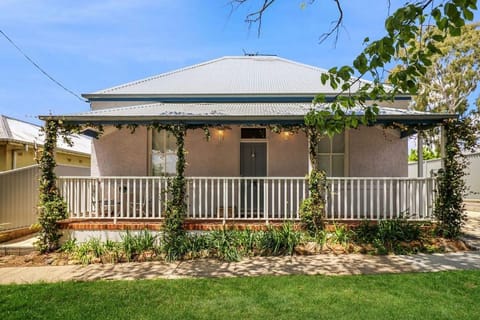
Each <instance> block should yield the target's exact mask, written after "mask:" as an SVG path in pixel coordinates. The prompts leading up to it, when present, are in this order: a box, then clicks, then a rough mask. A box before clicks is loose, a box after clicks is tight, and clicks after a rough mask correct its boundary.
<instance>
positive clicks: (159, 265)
mask: <svg viewBox="0 0 480 320" xmlns="http://www.w3.org/2000/svg"><path fill="white" fill-rule="evenodd" d="M467 269H480V252H478V251H471V252H458V253H448V254H432V255H428V254H418V255H410V256H401V255H399V256H394V255H392V256H368V255H358V254H348V255H315V256H293V257H256V258H254V259H245V260H242V261H240V262H235V263H228V262H221V261H217V260H211V259H200V260H191V261H182V262H177V263H165V262H144V263H122V264H105V265H101V264H95V265H88V266H79V265H70V266H42V267H14V268H0V284H10V283H34V282H57V281H93V280H133V279H156V278H166V279H175V278H195V277H243V276H260V275H289V274H305V275H315V274H323V275H352V274H377V273H400V272H437V271H446V270H467Z"/></svg>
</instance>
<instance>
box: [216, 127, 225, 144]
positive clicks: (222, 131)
mask: <svg viewBox="0 0 480 320" xmlns="http://www.w3.org/2000/svg"><path fill="white" fill-rule="evenodd" d="M224 134H225V130H224V129H217V135H218V141H223V138H224Z"/></svg>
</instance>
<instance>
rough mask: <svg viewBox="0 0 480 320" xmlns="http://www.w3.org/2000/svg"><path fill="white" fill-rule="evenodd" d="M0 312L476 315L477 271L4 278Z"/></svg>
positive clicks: (42, 315)
mask: <svg viewBox="0 0 480 320" xmlns="http://www.w3.org/2000/svg"><path fill="white" fill-rule="evenodd" d="M0 319H5V320H6V319H62V320H67V319H115V320H119V319H416V320H419V319H480V271H456V272H441V273H416V274H398V275H372V276H341V277H340V276H338V277H326V276H281V277H280V276H278V277H272V276H268V277H250V278H222V279H183V280H155V281H150V280H142V281H99V282H66V283H57V284H35V285H9V286H0Z"/></svg>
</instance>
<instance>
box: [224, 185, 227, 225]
mask: <svg viewBox="0 0 480 320" xmlns="http://www.w3.org/2000/svg"><path fill="white" fill-rule="evenodd" d="M227 205H228V204H227V179H225V178H223V224H225V223H226V222H227V214H228V207H227Z"/></svg>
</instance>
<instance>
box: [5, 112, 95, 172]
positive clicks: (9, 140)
mask: <svg viewBox="0 0 480 320" xmlns="http://www.w3.org/2000/svg"><path fill="white" fill-rule="evenodd" d="M40 129H41V127H40V126H38V125H35V124H32V123H28V122H25V121H21V120H18V119H14V118H11V117H8V116H4V115H0V172H1V171H7V170H12V169H18V168H23V167H27V166H31V165H34V164H36V160H35V158H36V155H37V152H38V151H40V150H42V145H43V136H42V134H41V132H40ZM72 142H73V143H74V144H73V146H69V145H67V144H65V143H64V142H63V141H59V142H58V148H57V154H56V159H57V163H58V164H60V165H68V166H76V167H86V168H88V167H90V152H91V146H90V144H91V139H90V138H89V137H85V136H80V135H74V136H72Z"/></svg>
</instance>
